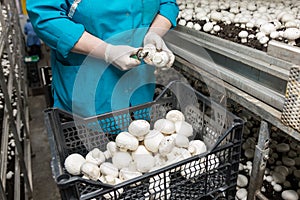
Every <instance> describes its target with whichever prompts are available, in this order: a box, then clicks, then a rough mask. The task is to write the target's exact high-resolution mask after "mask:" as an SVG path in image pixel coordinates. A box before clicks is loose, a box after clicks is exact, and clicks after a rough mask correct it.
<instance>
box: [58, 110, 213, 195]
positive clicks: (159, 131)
mask: <svg viewBox="0 0 300 200" xmlns="http://www.w3.org/2000/svg"><path fill="white" fill-rule="evenodd" d="M193 135H194V133H193V127H192V125H191V124H189V123H188V122H186V121H185V116H184V114H183V113H182V112H180V111H179V110H170V111H169V112H167V114H166V117H165V118H162V119H159V120H157V121H155V122H154V128H153V129H152V130H151V129H150V124H149V122H148V121H146V120H134V121H132V122H131V123H130V124H129V127H128V132H127V131H123V132H121V133H119V134H118V135H117V136H116V139H115V141H110V142H109V143H107V145H106V147H107V148H106V151H104V152H102V151H100V150H99V149H98V148H94V149H93V150H91V151H90V152H89V153H88V154H87V155H85V157H84V156H82V155H80V154H77V153H73V154H71V155H69V156H68V157H67V158H66V159H65V162H64V166H65V169H66V171H67V172H68V173H70V174H71V175H80V176H82V177H84V178H87V179H91V180H94V181H102V182H104V183H107V184H113V185H114V184H118V183H121V182H123V181H126V180H129V179H132V178H135V177H138V176H141V175H143V174H144V173H147V172H151V171H154V170H157V169H160V168H163V167H165V166H167V165H170V164H173V163H177V162H179V161H181V160H184V159H187V158H189V157H192V156H195V155H199V154H202V153H205V152H206V151H207V149H206V145H205V143H204V142H203V141H201V140H192V139H193ZM211 156H213V158H212V157H211V158H209V159H213V160H214V163H210V164H209V166H208V168H212V169H214V168H216V167H217V166H218V165H219V159H218V158H217V157H215V155H211ZM194 162H195V163H193V164H194V165H195V166H196V167H198V168H197V169H196V167H195V169H193V167H190V168H187V167H186V166H185V167H183V168H182V169H181V167H178V168H176V169H174V170H173V172H175V171H178V172H180V173H181V175H182V177H183V178H186V179H190V178H193V177H194V176H197V175H199V174H200V173H202V171H201V167H205V163H206V162H205V158H203V159H199V160H198V161H194ZM153 179H155V177H153ZM155 181H158V182H157V183H156V182H155ZM137 184H138V183H137ZM162 184H164V183H162V181H161V180H156V179H155V180H154V183H153V184H150V186H149V190H148V192H150V194H152V193H154V192H155V190H157V189H158V188H156V189H155V187H159V186H161V185H162ZM166 185H167V186H168V185H169V182H168V183H167V184H166ZM153 187H154V188H153ZM164 187H165V186H164Z"/></svg>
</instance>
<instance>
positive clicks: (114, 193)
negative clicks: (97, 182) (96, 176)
mask: <svg viewBox="0 0 300 200" xmlns="http://www.w3.org/2000/svg"><path fill="white" fill-rule="evenodd" d="M102 180H103V179H102ZM103 182H105V183H107V184H110V185H117V184H119V183H122V181H121V180H120V179H118V178H115V177H112V176H106V177H105V179H104V180H103ZM123 192H124V189H123V188H120V189H118V190H117V191H112V192H110V193H107V194H104V195H103V197H104V198H105V199H110V200H116V199H118V198H119V196H120V195H121V194H122V193H123Z"/></svg>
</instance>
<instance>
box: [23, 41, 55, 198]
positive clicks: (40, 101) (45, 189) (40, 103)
mask: <svg viewBox="0 0 300 200" xmlns="http://www.w3.org/2000/svg"><path fill="white" fill-rule="evenodd" d="M42 50H43V54H44V57H43V58H42V59H41V60H40V61H39V63H38V65H39V66H40V67H41V66H49V63H50V61H49V51H48V49H47V48H45V46H43V48H42ZM29 94H30V96H29V97H28V103H29V112H30V123H29V129H30V134H31V135H30V139H31V146H32V179H33V180H32V182H33V199H34V200H57V199H60V194H59V190H58V188H57V185H56V183H55V181H54V178H53V177H52V172H51V153H50V146H49V143H48V138H47V132H46V128H45V124H44V113H43V111H44V110H45V109H46V108H47V104H46V99H45V95H44V94H43V93H41V92H32V90H31V89H29Z"/></svg>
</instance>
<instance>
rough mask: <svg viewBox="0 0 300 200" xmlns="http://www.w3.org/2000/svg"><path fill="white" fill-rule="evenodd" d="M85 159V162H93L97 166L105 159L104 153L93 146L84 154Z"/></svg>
mask: <svg viewBox="0 0 300 200" xmlns="http://www.w3.org/2000/svg"><path fill="white" fill-rule="evenodd" d="M85 160H86V161H87V162H90V163H94V164H96V165H98V166H99V165H100V164H101V163H103V162H104V161H105V155H104V153H103V152H102V151H100V150H99V149H98V148H94V149H93V150H92V151H90V152H89V153H88V154H87V155H86V156H85Z"/></svg>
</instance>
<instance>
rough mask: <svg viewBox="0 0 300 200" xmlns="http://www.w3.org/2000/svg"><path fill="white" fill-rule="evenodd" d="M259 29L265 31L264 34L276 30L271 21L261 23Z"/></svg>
mask: <svg viewBox="0 0 300 200" xmlns="http://www.w3.org/2000/svg"><path fill="white" fill-rule="evenodd" d="M259 30H260V31H261V32H263V33H265V34H266V35H269V34H270V33H272V32H273V31H276V28H275V26H274V24H272V23H265V24H263V25H261V27H260V29H259Z"/></svg>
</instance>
